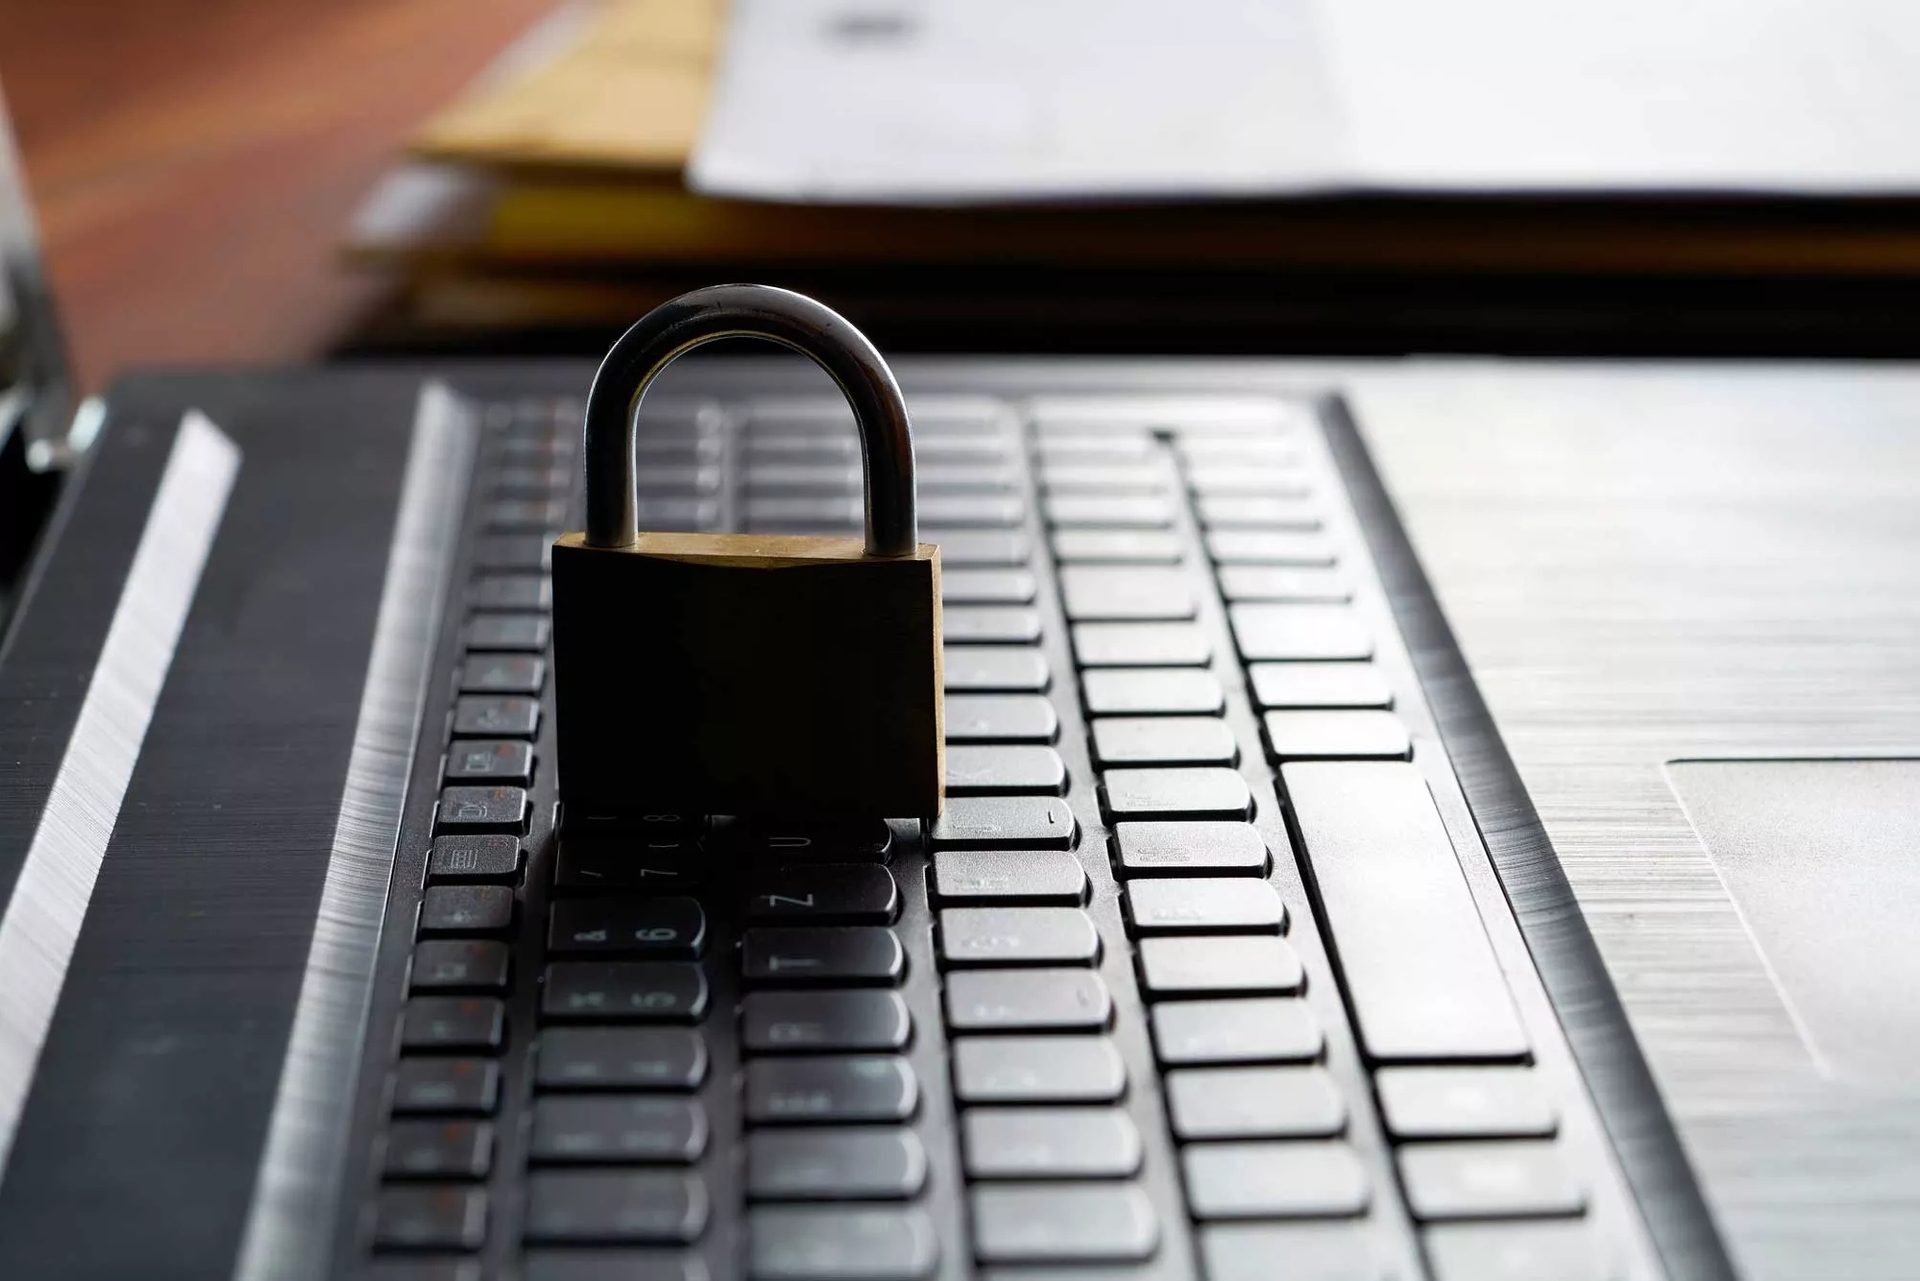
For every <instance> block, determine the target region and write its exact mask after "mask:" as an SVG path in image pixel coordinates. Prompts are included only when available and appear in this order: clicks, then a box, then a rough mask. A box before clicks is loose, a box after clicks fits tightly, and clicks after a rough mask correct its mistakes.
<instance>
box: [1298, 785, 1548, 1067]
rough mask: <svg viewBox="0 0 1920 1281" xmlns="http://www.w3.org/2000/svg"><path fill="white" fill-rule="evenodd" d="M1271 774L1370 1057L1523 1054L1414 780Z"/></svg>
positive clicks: (1441, 837)
mask: <svg viewBox="0 0 1920 1281" xmlns="http://www.w3.org/2000/svg"><path fill="white" fill-rule="evenodd" d="M1280 772H1281V778H1282V780H1283V781H1284V783H1285V785H1286V791H1287V799H1288V800H1289V802H1291V804H1292V806H1293V809H1294V813H1295V815H1296V816H1297V817H1298V819H1299V823H1300V834H1301V836H1302V838H1303V839H1304V843H1305V845H1306V858H1307V863H1308V866H1309V869H1310V870H1311V872H1312V876H1313V882H1314V885H1315V887H1316V888H1317V889H1318V891H1319V897H1320V904H1321V909H1322V911H1323V912H1324V913H1325V915H1326V925H1327V930H1328V932H1329V933H1330V935H1331V936H1332V943H1333V951H1334V952H1335V954H1336V957H1337V961H1338V964H1339V966H1340V972H1341V977H1342V978H1343V980H1344V981H1345V984H1346V990H1347V999H1348V1001H1349V1002H1351V1004H1352V1007H1353V1016H1354V1021H1355V1022H1356V1023H1357V1024H1358V1025H1359V1030H1360V1040H1361V1044H1362V1045H1363V1046H1365V1048H1366V1051H1367V1054H1368V1055H1369V1057H1371V1058H1372V1059H1373V1060H1375V1061H1376V1062H1404V1061H1409V1060H1411V1061H1432V1060H1436V1059H1439V1060H1446V1059H1456V1060H1457V1059H1514V1058H1519V1057H1521V1056H1522V1055H1524V1054H1525V1053H1526V1052H1527V1038H1526V1033H1525V1032H1524V1031H1523V1030H1522V1029H1521V1027H1520V1021H1519V1018H1518V1017H1517V1016H1516V1015H1515V1013H1514V1009H1513V1001H1512V998H1511V997H1510V996H1509V995H1508V993H1507V985H1506V980H1505V979H1504V978H1503V977H1502V975H1501V973H1500V966H1499V963H1498V962H1497V961H1496V960H1495V959H1494V955H1493V947H1492V945H1491V944H1489V943H1488V942H1487V934H1486V930H1485V928H1484V927H1483V926H1482V925H1481V922H1480V914H1479V912H1478V911H1477V910H1476V909H1475V907H1474V902H1473V895H1472V893H1471V892H1470V891H1469V890H1468V889H1467V882H1466V877H1465V876H1464V875H1463V874H1462V873H1461V871H1460V864H1459V862H1458V861H1457V860H1456V859H1455V858H1454V854H1453V842H1452V841H1451V840H1449V839H1448V837H1447V829H1446V828H1445V827H1443V826H1442V825H1441V823H1440V815H1439V813H1438V811H1436V810H1435V809H1434V806H1433V797H1432V796H1431V795H1430V794H1429V793H1428V791H1427V784H1426V780H1425V779H1423V778H1422V777H1421V776H1420V772H1419V771H1418V770H1417V769H1416V768H1415V767H1414V766H1412V765H1410V764H1405V763H1402V762H1397V761H1396V762H1378V763H1375V762H1358V761H1351V762H1328V763H1325V764H1317V763H1316V764H1299V765H1286V766H1282V767H1281V771H1280Z"/></svg>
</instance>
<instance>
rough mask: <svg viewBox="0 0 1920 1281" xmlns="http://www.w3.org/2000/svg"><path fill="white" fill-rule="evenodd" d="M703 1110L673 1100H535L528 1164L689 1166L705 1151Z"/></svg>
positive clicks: (691, 1103) (585, 1096)
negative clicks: (529, 1161) (531, 1162)
mask: <svg viewBox="0 0 1920 1281" xmlns="http://www.w3.org/2000/svg"><path fill="white" fill-rule="evenodd" d="M708 1133H709V1130H708V1126H707V1113H706V1109H704V1108H702V1107H701V1106H700V1101H699V1100H698V1099H688V1098H679V1097H676V1096H674V1095H649V1094H579V1095H560V1096H556V1097H551V1098H543V1099H536V1100H534V1104H533V1138H532V1140H531V1143H530V1146H529V1147H528V1159H529V1160H531V1161H534V1162H537V1163H540V1164H563V1163H564V1164H572V1165H635V1164H643V1165H688V1164H691V1163H692V1162H694V1161H697V1160H699V1159H700V1156H701V1154H702V1153H704V1152H705V1151H706V1150H707V1138H708Z"/></svg>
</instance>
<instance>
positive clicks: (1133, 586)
mask: <svg viewBox="0 0 1920 1281" xmlns="http://www.w3.org/2000/svg"><path fill="white" fill-rule="evenodd" d="M1060 599H1061V603H1062V605H1063V606H1064V607H1065V609H1066V613H1067V621H1068V622H1072V623H1103V622H1142V623H1144V622H1163V621H1165V622H1171V621H1178V620H1180V619H1187V618H1192V617H1193V615H1194V611H1195V609H1196V608H1197V606H1196V603H1195V600H1194V594H1193V588H1192V587H1191V586H1189V585H1188V583H1187V578H1186V574H1185V573H1184V572H1183V571H1181V570H1178V569H1158V568H1154V567H1152V566H1143V565H1066V566H1063V567H1062V568H1061V570H1060Z"/></svg>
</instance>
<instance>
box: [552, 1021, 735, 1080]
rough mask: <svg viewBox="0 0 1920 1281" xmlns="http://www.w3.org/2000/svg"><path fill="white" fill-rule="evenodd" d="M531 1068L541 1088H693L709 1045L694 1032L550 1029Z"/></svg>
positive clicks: (703, 1071) (702, 1071)
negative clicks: (533, 1067)
mask: <svg viewBox="0 0 1920 1281" xmlns="http://www.w3.org/2000/svg"><path fill="white" fill-rule="evenodd" d="M534 1066H535V1076H534V1083H535V1084H536V1085H538V1086H539V1087H540V1088H541V1089H542V1090H695V1089H698V1088H699V1087H700V1084H701V1082H703V1081H705V1080H706V1079H707V1043H706V1041H705V1039H704V1038H702V1037H701V1035H700V1033H698V1032H696V1031H694V1030H693V1029H692V1028H681V1027H551V1028H548V1029H547V1030H546V1031H544V1032H542V1033H541V1034H540V1044H539V1050H538V1056H537V1057H536V1059H535V1062H534Z"/></svg>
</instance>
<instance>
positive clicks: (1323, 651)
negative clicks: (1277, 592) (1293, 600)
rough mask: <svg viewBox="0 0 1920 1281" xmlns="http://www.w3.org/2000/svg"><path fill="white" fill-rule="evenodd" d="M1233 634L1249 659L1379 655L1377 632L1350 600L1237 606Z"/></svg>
mask: <svg viewBox="0 0 1920 1281" xmlns="http://www.w3.org/2000/svg"><path fill="white" fill-rule="evenodd" d="M1227 613H1228V616H1229V617H1230V618H1231V619H1232V620H1233V635H1234V639H1235V641H1236V642H1237V643H1238V645H1239V647H1240V657H1242V658H1244V659H1245V660H1246V661H1247V662H1249V663H1260V662H1284V663H1303V662H1334V661H1351V660H1358V659H1363V658H1371V657H1373V637H1372V635H1371V634H1369V633H1368V631H1367V627H1366V624H1365V623H1362V622H1361V621H1360V616H1359V615H1358V614H1356V613H1354V612H1353V610H1352V609H1350V608H1349V607H1347V606H1345V605H1231V606H1228V608H1227Z"/></svg>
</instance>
